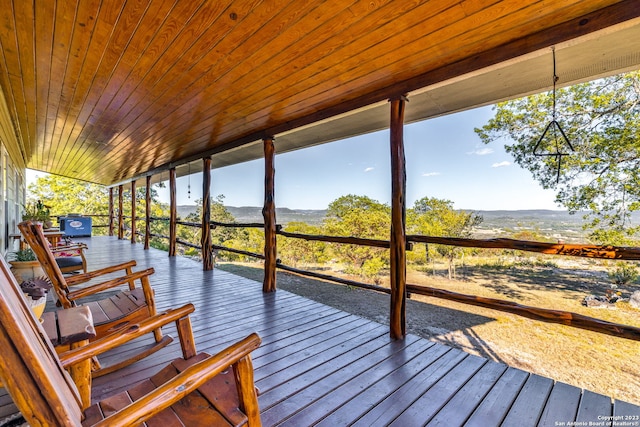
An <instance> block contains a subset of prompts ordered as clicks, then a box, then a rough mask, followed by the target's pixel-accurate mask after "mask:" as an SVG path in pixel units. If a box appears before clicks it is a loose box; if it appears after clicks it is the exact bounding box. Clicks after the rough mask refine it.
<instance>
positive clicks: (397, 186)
mask: <svg viewBox="0 0 640 427" xmlns="http://www.w3.org/2000/svg"><path fill="white" fill-rule="evenodd" d="M405 103H406V99H405V98H404V97H400V98H397V99H392V100H391V125H390V127H391V140H390V145H391V240H390V258H391V275H390V276H391V277H390V280H391V312H390V316H389V319H390V333H391V338H393V339H403V338H404V337H405V335H406V302H407V289H406V287H407V267H406V237H405V234H406V229H405V217H406V200H405V197H406V196H405V193H406V182H407V177H406V167H405V166H406V164H405V156H404V141H403V125H404V106H405Z"/></svg>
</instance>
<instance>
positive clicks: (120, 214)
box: [118, 184, 124, 240]
mask: <svg viewBox="0 0 640 427" xmlns="http://www.w3.org/2000/svg"><path fill="white" fill-rule="evenodd" d="M123 188H124V187H123V186H122V184H121V185H118V240H121V239H124V212H123V211H124V202H123V201H122V198H123V194H122V193H123V191H122V190H123Z"/></svg>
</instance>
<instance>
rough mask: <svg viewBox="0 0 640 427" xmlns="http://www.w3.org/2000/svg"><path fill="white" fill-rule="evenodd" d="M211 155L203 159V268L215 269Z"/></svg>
mask: <svg viewBox="0 0 640 427" xmlns="http://www.w3.org/2000/svg"><path fill="white" fill-rule="evenodd" d="M210 222H211V156H209V157H205V158H203V159H202V237H201V239H200V246H201V247H202V269H203V270H205V271H206V270H213V253H212V248H211V224H210Z"/></svg>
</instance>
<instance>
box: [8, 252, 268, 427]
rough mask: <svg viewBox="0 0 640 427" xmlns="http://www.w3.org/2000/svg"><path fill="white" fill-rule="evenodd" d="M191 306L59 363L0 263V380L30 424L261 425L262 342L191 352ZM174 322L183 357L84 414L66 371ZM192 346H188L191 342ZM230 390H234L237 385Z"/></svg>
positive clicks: (250, 338)
mask: <svg viewBox="0 0 640 427" xmlns="http://www.w3.org/2000/svg"><path fill="white" fill-rule="evenodd" d="M192 311H193V305H191V304H187V305H186V306H185V307H182V308H181V309H177V310H171V311H169V312H167V313H163V314H162V315H158V316H155V317H153V318H149V319H147V320H145V321H144V322H143V323H141V324H140V325H136V326H135V327H131V328H128V329H126V330H121V331H118V332H116V333H114V334H112V335H110V336H106V337H103V338H102V339H99V340H96V341H93V342H92V343H90V344H88V345H87V346H85V347H81V348H79V349H76V350H71V351H69V352H66V353H63V354H62V355H61V356H60V358H59V357H58V356H57V354H56V352H55V350H54V349H53V347H52V346H51V344H50V342H49V341H48V340H47V339H45V338H44V336H45V332H44V330H43V329H42V326H41V325H40V323H39V322H38V321H37V320H36V318H35V317H34V316H33V313H32V312H31V310H30V309H29V308H28V307H27V305H26V302H25V300H24V297H23V296H22V294H21V293H20V290H19V287H18V284H17V283H16V281H15V279H14V278H13V276H12V275H11V273H10V272H9V268H8V267H7V264H6V262H5V261H4V259H0V348H2V357H0V379H1V380H2V382H3V384H4V386H5V387H6V388H7V390H8V392H9V394H10V395H11V397H12V398H13V401H14V402H15V404H16V406H17V407H18V409H19V410H20V411H21V413H22V415H23V417H24V418H25V419H26V421H27V422H28V423H29V424H30V425H31V426H34V427H35V426H54V427H55V426H80V425H82V426H89V425H94V426H131V425H139V424H140V423H143V422H148V423H149V424H148V425H152V423H153V425H162V426H164V425H185V426H215V425H225V426H228V425H245V424H247V425H249V426H250V427H252V426H259V425H260V412H259V408H258V401H257V395H256V390H255V387H254V384H253V367H252V363H251V356H250V353H251V351H253V350H254V349H256V348H257V347H258V346H259V345H260V338H259V337H258V336H257V335H256V334H251V335H249V336H248V337H247V338H245V339H244V340H242V341H239V342H238V343H236V344H234V345H232V346H230V347H228V348H226V349H225V350H223V351H221V352H220V353H218V354H216V355H214V356H209V355H208V354H206V353H200V354H196V350H195V346H194V345H192V343H193V333H192V332H191V323H190V321H189V317H188V314H189V313H190V312H192ZM172 321H175V322H176V325H177V329H178V332H179V334H181V335H180V337H181V343H183V346H182V351H183V358H181V359H176V360H174V361H173V362H171V364H170V365H168V366H167V367H166V368H165V369H163V370H162V371H161V372H160V373H158V374H157V375H155V376H153V377H152V378H150V379H149V380H146V381H143V382H142V383H140V384H138V385H137V386H134V387H133V388H132V389H130V390H128V391H126V392H122V393H118V394H116V395H115V396H111V397H109V398H107V399H104V400H103V401H101V402H98V403H95V404H94V405H92V406H90V407H88V408H86V409H85V408H84V407H83V404H82V401H81V399H80V395H79V393H78V390H77V387H76V385H75V384H74V382H73V381H72V380H71V378H70V376H69V375H68V373H67V372H66V371H65V369H64V368H70V367H72V366H73V365H75V364H78V363H82V361H83V360H87V358H90V357H92V356H95V355H96V354H99V353H101V352H103V351H107V350H109V349H110V348H113V347H114V346H117V345H120V344H122V343H123V342H124V341H127V340H129V339H132V338H136V337H137V336H139V335H140V334H144V333H148V332H149V330H152V329H155V328H157V327H159V325H161V324H166V323H167V322H172ZM189 343H191V345H190V344H189ZM234 385H235V386H234Z"/></svg>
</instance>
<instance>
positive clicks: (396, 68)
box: [237, 0, 574, 126]
mask: <svg viewBox="0 0 640 427" xmlns="http://www.w3.org/2000/svg"><path fill="white" fill-rule="evenodd" d="M512 1H513V2H514V4H515V5H516V8H519V7H520V5H521V4H522V2H520V1H518V0H512ZM572 1H574V0H565V3H567V2H572ZM558 3H560V2H558ZM505 10H509V13H508V14H507V13H506V12H505ZM540 10H544V8H539V4H533V5H530V6H529V7H528V8H526V9H520V10H519V11H517V12H516V11H512V10H510V9H505V6H504V3H500V4H497V5H495V6H491V7H488V8H487V9H482V10H480V11H479V12H477V13H476V15H472V16H468V17H465V16H464V13H463V11H462V10H461V9H460V8H459V7H455V8H450V9H447V13H446V18H443V16H445V14H444V13H441V14H438V15H435V16H432V17H431V18H430V19H428V20H426V21H422V22H416V21H412V23H413V26H412V27H410V28H407V29H405V31H404V32H403V33H402V34H400V35H399V36H398V37H397V38H395V39H389V38H388V37H385V38H383V37H379V38H376V37H375V36H376V34H375V32H374V34H371V35H370V36H371V38H373V39H374V40H381V41H380V42H378V43H376V44H375V45H370V46H368V47H367V48H364V49H362V50H361V51H360V54H359V55H355V56H352V57H349V58H342V59H341V60H340V61H339V62H338V61H333V63H334V64H336V65H335V66H333V67H332V68H325V69H323V70H317V69H315V68H312V67H310V68H309V69H301V70H300V71H299V72H298V73H297V75H296V76H292V78H293V79H295V80H297V81H309V82H314V83H316V84H315V85H314V86H313V87H306V88H305V90H304V91H301V92H299V93H298V94H294V93H291V92H290V89H289V88H290V87H291V86H290V83H291V82H290V81H289V80H287V79H280V80H278V79H277V77H275V78H274V84H275V85H277V86H276V89H273V88H265V89H264V90H265V92H266V91H268V92H269V93H271V94H272V95H271V96H265V94H258V95H263V96H259V99H260V101H259V103H258V104H254V105H252V106H251V109H252V110H253V111H255V113H254V114H251V115H249V114H247V111H248V110H247V108H248V107H249V106H248V105H247V104H239V105H237V109H238V110H239V111H237V114H239V115H240V116H244V117H246V118H247V120H248V121H249V122H254V123H256V122H257V123H261V124H264V125H266V126H270V125H272V123H265V120H266V118H265V117H264V116H263V115H261V114H260V112H262V111H265V110H266V109H267V108H268V106H269V105H271V104H272V103H273V97H272V96H273V94H275V93H279V94H280V95H282V96H284V97H288V98H289V99H290V100H291V102H290V103H289V104H288V105H287V106H285V107H284V108H287V109H288V110H283V111H281V112H277V111H274V110H273V109H270V110H269V111H270V114H272V115H273V116H276V117H283V116H286V117H291V116H292V115H295V114H296V113H295V111H300V110H301V108H299V107H302V108H303V109H307V108H314V109H317V108H322V107H323V105H319V104H318V103H317V102H316V100H317V97H320V98H322V97H324V94H326V93H329V92H332V91H335V90H336V88H340V93H341V94H342V96H343V97H344V98H347V97H349V96H358V95H360V94H358V93H353V92H352V90H351V89H350V87H351V85H352V84H353V83H352V82H353V81H355V80H356V79H361V81H360V83H365V82H366V81H367V80H370V81H376V80H378V79H376V77H375V75H376V73H380V74H383V75H385V76H387V77H386V80H387V82H386V84H387V85H388V84H389V82H393V81H394V80H403V79H404V78H406V77H405V75H409V74H412V73H413V72H415V70H416V69H433V68H437V67H439V66H440V64H438V63H437V60H438V58H441V57H442V55H447V56H449V57H453V55H454V54H455V53H456V52H461V51H458V50H455V49H454V48H453V47H452V46H464V47H465V48H467V52H471V51H472V50H474V49H475V50H478V51H482V50H484V49H485V47H484V46H483V45H481V44H479V43H477V44H474V45H473V46H472V47H470V46H467V45H465V43H462V42H458V40H459V39H462V38H466V39H467V40H466V41H465V42H466V43H472V42H473V40H472V39H470V38H469V37H470V36H469V34H468V32H467V28H468V25H469V24H470V22H483V23H484V24H483V25H481V27H480V28H479V29H476V30H474V32H473V35H472V37H474V38H475V39H479V38H480V39H483V40H484V39H485V37H484V36H483V35H482V34H481V31H482V29H484V31H487V32H489V33H490V34H491V36H492V37H491V40H490V42H491V43H493V44H494V45H499V44H502V43H503V42H504V41H505V40H506V37H507V34H510V33H509V32H507V31H506V30H505V31H503V32H500V31H497V30H494V29H495V28H496V25H500V27H502V26H503V25H502V20H504V19H507V20H509V21H510V22H511V23H513V22H516V20H524V21H526V22H529V19H534V17H536V16H537V13H538V12H540ZM452 13H455V14H456V15H455V18H457V19H456V20H451V21H449V20H450V19H451V15H450V14H452ZM415 15H419V14H418V13H417V11H416V13H415ZM505 15H507V16H505ZM498 17H500V23H498V21H496V19H498ZM444 19H446V20H447V21H444ZM527 26H528V25H527ZM425 27H427V28H430V31H429V32H425V31H424V29H423V28H425ZM403 54H405V55H403ZM466 54H467V53H466V52H465V53H464V55H466ZM459 55H460V58H461V57H462V56H463V54H462V53H460V54H459ZM396 56H400V57H402V58H404V61H403V62H397V61H394V60H393V58H394V57H396ZM390 76H392V77H390ZM347 79H351V81H349V80H347ZM382 84H385V83H382ZM241 87H242V86H241ZM359 87H365V88H366V89H365V91H366V90H370V89H371V87H370V86H368V85H365V86H359ZM374 87H375V86H374ZM283 91H284V92H283ZM303 94H304V95H303ZM301 96H305V97H309V98H307V99H309V102H306V103H304V104H297V101H298V99H299V98H300V97H301ZM344 98H343V99H344ZM336 102H340V101H336Z"/></svg>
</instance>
